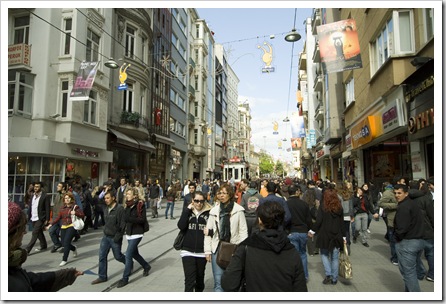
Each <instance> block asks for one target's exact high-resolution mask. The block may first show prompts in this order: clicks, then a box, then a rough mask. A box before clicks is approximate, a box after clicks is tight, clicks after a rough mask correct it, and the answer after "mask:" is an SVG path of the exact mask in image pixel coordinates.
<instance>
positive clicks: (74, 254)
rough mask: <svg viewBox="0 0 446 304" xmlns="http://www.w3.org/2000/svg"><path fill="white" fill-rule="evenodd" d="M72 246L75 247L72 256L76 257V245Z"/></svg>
mask: <svg viewBox="0 0 446 304" xmlns="http://www.w3.org/2000/svg"><path fill="white" fill-rule="evenodd" d="M74 248H75V249H74V251H73V256H74V257H77V247H76V246H74Z"/></svg>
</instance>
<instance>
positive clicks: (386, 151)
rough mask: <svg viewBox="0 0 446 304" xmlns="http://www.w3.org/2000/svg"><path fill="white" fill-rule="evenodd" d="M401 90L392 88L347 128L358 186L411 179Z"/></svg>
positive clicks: (400, 88)
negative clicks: (353, 153) (374, 108)
mask: <svg viewBox="0 0 446 304" xmlns="http://www.w3.org/2000/svg"><path fill="white" fill-rule="evenodd" d="M402 94H403V90H402V87H399V88H398V89H396V90H395V91H394V92H393V93H392V94H390V95H389V96H388V97H387V98H386V99H385V100H382V102H381V103H380V104H381V107H380V108H378V109H376V110H375V111H373V112H369V113H368V114H367V116H365V117H364V118H362V119H360V120H359V122H358V123H357V124H355V125H354V126H352V128H351V129H350V135H351V140H352V149H353V151H355V152H357V153H358V156H359V159H360V160H361V157H362V162H361V163H360V164H357V165H358V166H359V169H360V172H359V176H358V182H359V185H361V184H362V183H365V182H369V181H373V182H374V184H375V185H382V183H383V182H385V181H388V182H393V180H394V178H395V177H398V176H405V177H408V178H411V176H412V172H411V166H410V146H409V142H408V138H407V122H406V121H407V119H406V109H405V103H404V98H403V95H402Z"/></svg>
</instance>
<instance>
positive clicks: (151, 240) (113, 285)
mask: <svg viewBox="0 0 446 304" xmlns="http://www.w3.org/2000/svg"><path fill="white" fill-rule="evenodd" d="M172 232H178V228H175V229H172V230H169V231H167V232H165V233H163V234H160V235H158V236H157V237H155V238H153V239H150V240H147V241H146V242H144V243H142V244H141V243H140V244H139V245H138V247H144V246H145V245H148V244H150V243H152V242H154V241H156V240H158V239H160V238H162V237H164V236H166V235H168V234H170V233H172ZM172 250H174V248H173V246H171V247H170V248H169V249H167V250H165V251H163V252H162V253H161V254H159V255H157V256H156V257H154V258H152V259H151V260H150V261H148V262H149V264H151V263H153V262H155V261H156V260H158V259H159V258H161V257H163V256H164V255H165V254H167V253H168V252H170V251H172ZM113 260H114V257H111V258H109V259H107V262H111V261H113ZM133 264H135V263H133ZM97 267H99V263H98V264H96V265H95V266H94V267H91V268H90V269H89V270H91V269H95V268H96V269H97ZM141 270H142V267H139V268H138V269H134V270H133V272H132V273H131V274H130V275H135V274H136V273H138V272H139V271H141ZM119 281H120V279H119V280H117V281H116V282H113V283H112V284H111V285H110V286H108V287H107V288H105V289H104V290H102V292H110V291H111V290H113V289H114V288H116V286H117V285H118V282H119Z"/></svg>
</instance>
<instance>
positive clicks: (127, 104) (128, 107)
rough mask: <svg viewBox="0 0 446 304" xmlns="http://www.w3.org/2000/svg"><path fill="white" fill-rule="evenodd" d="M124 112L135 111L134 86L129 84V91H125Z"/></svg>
mask: <svg viewBox="0 0 446 304" xmlns="http://www.w3.org/2000/svg"><path fill="white" fill-rule="evenodd" d="M122 110H123V111H127V112H132V111H133V84H130V83H128V84H127V90H125V91H124V95H123V99H122Z"/></svg>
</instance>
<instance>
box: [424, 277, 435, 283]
mask: <svg viewBox="0 0 446 304" xmlns="http://www.w3.org/2000/svg"><path fill="white" fill-rule="evenodd" d="M426 281H429V282H433V281H434V278H431V277H428V276H426Z"/></svg>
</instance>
